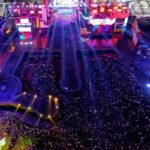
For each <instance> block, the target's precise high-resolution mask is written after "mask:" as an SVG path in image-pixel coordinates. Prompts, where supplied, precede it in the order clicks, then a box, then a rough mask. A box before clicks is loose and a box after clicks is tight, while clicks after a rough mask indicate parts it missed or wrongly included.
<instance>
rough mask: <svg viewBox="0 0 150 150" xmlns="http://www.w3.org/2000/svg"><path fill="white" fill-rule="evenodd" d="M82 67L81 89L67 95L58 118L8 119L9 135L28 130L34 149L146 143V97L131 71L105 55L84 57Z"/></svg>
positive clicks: (149, 122)
mask: <svg viewBox="0 0 150 150" xmlns="http://www.w3.org/2000/svg"><path fill="white" fill-rule="evenodd" d="M85 68H86V70H85V74H84V77H85V83H86V84H85V89H86V90H85V91H86V92H85V95H84V96H83V95H82V96H80V95H75V94H73V93H70V94H68V95H67V96H66V100H67V101H68V105H61V118H60V121H59V122H58V123H57V124H56V125H55V126H54V127H52V126H49V127H48V126H47V128H45V127H43V129H41V128H35V127H29V126H27V125H25V124H22V123H21V122H20V121H19V120H16V119H12V120H13V121H12V120H11V119H10V120H9V122H11V123H9V125H10V126H11V128H12V129H10V130H13V132H10V134H12V135H11V136H12V137H15V138H16V139H14V141H15V140H17V138H18V137H19V136H23V135H24V136H27V137H29V138H31V139H32V146H31V149H33V150H36V149H37V150H39V149H44V150H50V149H53V150H58V149H59V150H67V149H74V150H82V149H86V150H100V149H110V150H111V149H135V150H141V149H149V147H150V142H149V138H150V103H149V102H148V101H147V100H146V99H145V98H144V95H143V93H142V91H141V89H140V87H139V85H138V82H137V81H136V78H135V76H134V74H132V73H131V72H129V71H128V69H127V68H126V67H125V66H123V65H122V64H120V63H118V62H117V61H114V60H112V59H110V58H99V59H95V60H90V61H87V65H86V66H85ZM34 71H35V72H36V73H37V72H39V73H40V70H39V69H35V70H34ZM42 74H43V73H42ZM62 103H63V101H62ZM9 128H10V127H9ZM14 133H15V135H14ZM12 141H13V140H12ZM14 143H15V142H14Z"/></svg>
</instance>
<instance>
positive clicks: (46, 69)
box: [20, 59, 58, 96]
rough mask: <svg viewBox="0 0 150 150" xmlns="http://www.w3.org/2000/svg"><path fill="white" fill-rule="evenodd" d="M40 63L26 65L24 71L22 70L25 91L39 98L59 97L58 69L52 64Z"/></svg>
mask: <svg viewBox="0 0 150 150" xmlns="http://www.w3.org/2000/svg"><path fill="white" fill-rule="evenodd" d="M39 61H40V60H39V59H37V60H36V61H35V62H34V63H33V62H32V63H29V64H28V63H27V64H24V66H23V70H20V71H21V72H23V73H22V77H21V78H22V81H23V83H24V87H25V90H26V91H29V93H34V94H37V93H38V95H39V96H40V95H41V96H44V95H49V94H54V95H57V94H58V92H57V74H58V73H57V71H56V69H57V68H55V65H54V64H53V63H52V62H47V63H46V64H45V63H41V64H38V62H39Z"/></svg>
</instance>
